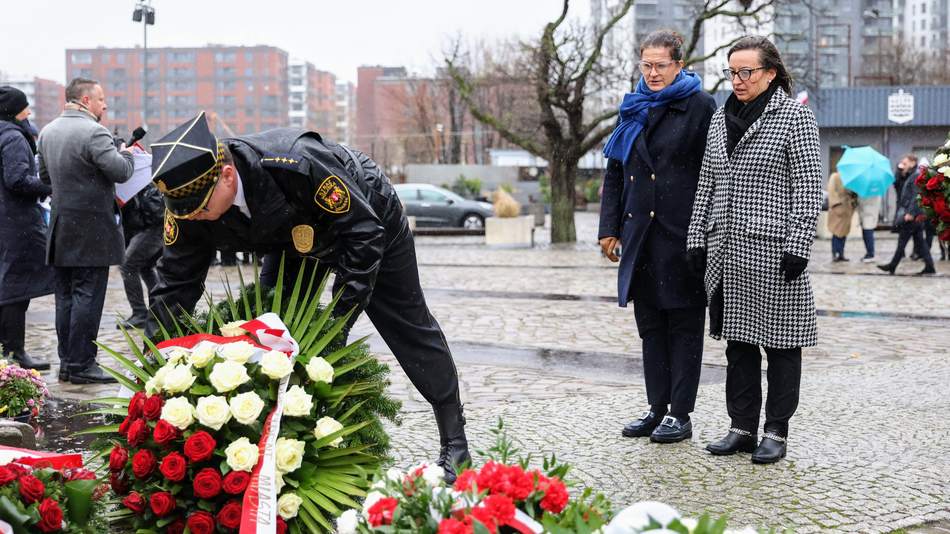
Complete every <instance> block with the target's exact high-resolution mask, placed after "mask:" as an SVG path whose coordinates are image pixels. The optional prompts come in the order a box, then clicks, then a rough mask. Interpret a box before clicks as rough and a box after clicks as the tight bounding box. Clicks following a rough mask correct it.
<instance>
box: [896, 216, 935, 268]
mask: <svg viewBox="0 0 950 534" xmlns="http://www.w3.org/2000/svg"><path fill="white" fill-rule="evenodd" d="M928 226H930V225H929V224H928ZM911 238H913V240H914V252H916V253H917V254H918V255H919V256H920V257H921V258H922V259H923V260H924V264H925V265H927V266H928V267H933V264H934V260H933V258H932V257H931V256H930V246H929V245H928V244H927V240H926V239H925V237H924V228H923V226H922V225H921V224H920V223H918V222H905V223H904V224H902V225H901V228H900V233H899V234H898V236H897V250H895V251H894V257H893V258H892V259H891V265H897V264H898V263H900V262H901V259H903V257H904V249H905V248H907V242H908V241H910V240H911Z"/></svg>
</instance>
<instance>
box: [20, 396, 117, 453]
mask: <svg viewBox="0 0 950 534" xmlns="http://www.w3.org/2000/svg"><path fill="white" fill-rule="evenodd" d="M97 407H99V406H98V405H93V404H79V402H77V401H72V400H67V399H58V398H55V397H51V398H49V399H48V400H47V402H46V404H45V405H44V406H43V411H42V412H41V413H40V417H39V418H38V419H37V420H35V421H33V423H31V424H32V425H33V430H34V432H36V433H37V435H36V442H37V443H36V445H37V448H38V449H39V450H42V451H47V452H57V453H63V454H66V453H80V454H83V455H84V456H87V455H88V454H89V445H90V444H91V443H92V442H93V441H95V440H96V435H95V434H84V435H81V436H73V435H72V434H73V433H75V432H77V431H79V430H85V429H87V428H92V427H94V426H99V425H101V424H103V423H102V416H100V415H90V416H84V417H73V418H72V419H70V417H69V416H71V415H76V414H79V413H83V412H87V411H89V410H94V409H96V408H97Z"/></svg>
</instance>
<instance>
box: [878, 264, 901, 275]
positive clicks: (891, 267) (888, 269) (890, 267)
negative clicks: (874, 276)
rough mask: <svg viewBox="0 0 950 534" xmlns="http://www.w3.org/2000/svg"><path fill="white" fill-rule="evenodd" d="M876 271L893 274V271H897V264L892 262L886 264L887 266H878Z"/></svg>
mask: <svg viewBox="0 0 950 534" xmlns="http://www.w3.org/2000/svg"><path fill="white" fill-rule="evenodd" d="M877 268H878V269H880V270H882V271H884V272H885V273H887V274H894V271H896V270H897V264H896V263H894V262H891V263H888V264H887V265H878V266H877Z"/></svg>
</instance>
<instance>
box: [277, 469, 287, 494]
mask: <svg viewBox="0 0 950 534" xmlns="http://www.w3.org/2000/svg"><path fill="white" fill-rule="evenodd" d="M284 484H285V482H284V475H283V474H281V473H280V472H278V473H277V474H276V475H275V476H274V486H276V487H277V493H280V490H281V489H283V487H284Z"/></svg>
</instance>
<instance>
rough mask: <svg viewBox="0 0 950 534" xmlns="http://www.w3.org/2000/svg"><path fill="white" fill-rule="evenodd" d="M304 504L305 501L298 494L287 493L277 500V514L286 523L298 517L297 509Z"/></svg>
mask: <svg viewBox="0 0 950 534" xmlns="http://www.w3.org/2000/svg"><path fill="white" fill-rule="evenodd" d="M301 504H303V499H301V498H300V497H298V496H297V494H296V493H285V494H283V495H281V496H280V498H279V499H277V513H278V514H280V517H283V518H284V521H287V520H288V519H293V518H295V517H297V509H298V508H300V505H301Z"/></svg>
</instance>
